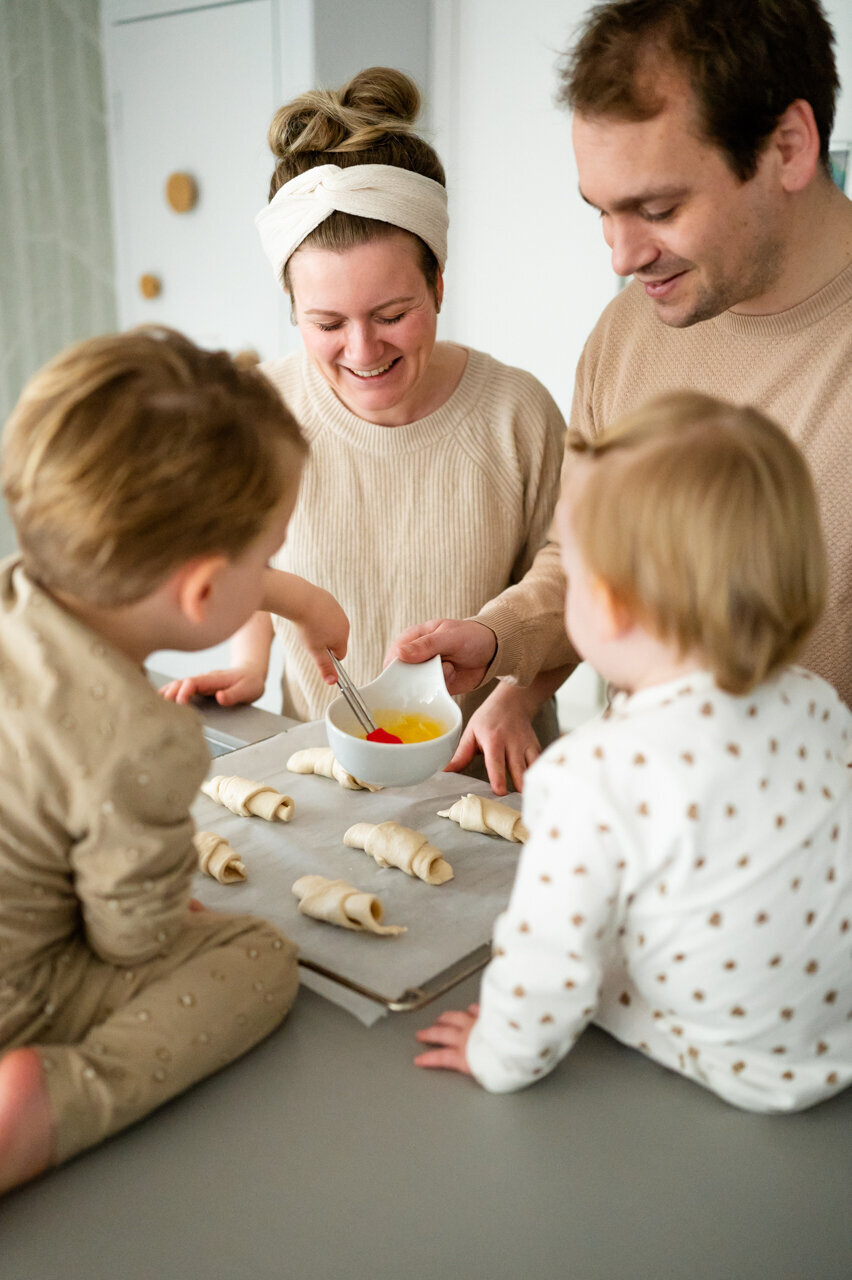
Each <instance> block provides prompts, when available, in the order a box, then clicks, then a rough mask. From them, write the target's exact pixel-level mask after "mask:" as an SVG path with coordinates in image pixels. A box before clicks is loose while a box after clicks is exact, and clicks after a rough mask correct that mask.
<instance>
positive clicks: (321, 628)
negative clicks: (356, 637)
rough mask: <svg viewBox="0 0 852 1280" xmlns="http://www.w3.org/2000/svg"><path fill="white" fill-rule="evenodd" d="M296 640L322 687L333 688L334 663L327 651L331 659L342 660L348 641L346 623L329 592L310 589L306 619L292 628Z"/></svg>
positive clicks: (320, 589)
mask: <svg viewBox="0 0 852 1280" xmlns="http://www.w3.org/2000/svg"><path fill="white" fill-rule="evenodd" d="M295 625H296V630H297V631H298V633H299V639H300V640H301V642H302V644H303V645H304V646H305V648H306V649H307V651H308V653H309V654H310V655H311V657H312V658H313V660H314V662H315V663H316V664H317V667H318V668H319V673H320V675H321V676H322V678H323V680H324V681H325V682H326V684H337V673H336V672H335V670H334V663H333V662H332V661H331V658H330V657H329V656H328V650H329V649H331V651H332V653H333V654H334V655H335V657H337V658H340V659H341V660H342V659H343V658H345V657H346V646H347V643H348V641H349V619H348V618H347V616H346V614H345V613H344V612H343V609H342V608H341V607H340V605H339V604H338V603H337V601H336V600H335V598H334V596H333V595H332V594H331V592H330V591H324V590H323V588H322V587H313V588H312V595H311V608H310V613H309V614H308V615H307V616H304V615H303V617H302V619H301V620H300V621H299V622H298V623H296V624H295Z"/></svg>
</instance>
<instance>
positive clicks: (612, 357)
mask: <svg viewBox="0 0 852 1280" xmlns="http://www.w3.org/2000/svg"><path fill="white" fill-rule="evenodd" d="M687 387H688V388H693V389H695V390H698V391H704V392H707V393H708V394H710V395H716V396H720V397H721V398H723V399H725V400H731V401H734V402H735V403H739V404H753V405H756V406H757V407H758V408H760V409H762V410H763V411H764V412H765V413H767V414H769V415H770V416H771V417H773V418H775V419H776V420H777V421H778V422H779V423H780V424H781V425H782V426H783V427H785V428H786V430H787V431H788V432H789V433H790V435H791V436H792V438H793V439H794V440H795V441H796V443H797V444H798V445H799V447H800V448H801V449H802V451H803V453H804V454H805V457H806V458H807V460H808V463H809V464H810V467H811V471H812V473H813V476H814V481H815V484H816V489H817V493H818V496H819V501H820V508H821V512H822V519H823V527H824V530H825V535H826V541H827V543H828V553H829V563H830V572H831V579H830V589H829V599H828V605H827V608H826V611H825V614H824V617H823V619H822V621H821V622H820V624H819V625H818V626H817V628H816V630H815V631H814V633H813V635H812V637H811V638H810V640H809V641H808V644H807V647H806V649H805V650H804V652H803V654H802V656H801V659H800V661H801V663H802V665H803V666H806V667H810V668H811V669H812V670H814V671H816V672H817V674H819V675H821V676H822V677H823V678H824V679H825V680H828V681H829V682H830V683H831V684H833V685H834V686H835V688H836V689H837V690H838V691H839V692H840V695H841V697H842V698H843V699H844V701H845V702H846V703H847V704H849V705H852V265H850V266H849V267H847V268H846V269H845V270H844V271H842V272H841V273H840V274H839V275H838V276H836V277H835V278H834V279H833V280H832V281H830V282H829V284H827V285H826V286H825V287H824V288H823V289H820V290H819V291H818V292H817V293H815V294H813V295H812V296H811V297H809V298H806V299H805V301H804V302H801V303H799V304H798V305H797V306H795V307H791V308H790V309H789V310H787V311H782V312H779V313H778V314H776V315H768V316H743V315H735V314H734V313H733V312H731V311H726V312H724V313H723V314H722V315H720V316H716V317H715V318H714V319H712V320H707V321H704V322H702V323H699V324H695V325H692V326H691V327H690V328H687V329H672V328H668V327H667V326H666V325H664V324H663V323H662V322H661V321H660V320H658V319H657V316H656V314H655V312H654V308H653V306H652V304H651V303H650V302H649V300H648V298H647V297H646V295H645V293H644V292H643V290H642V288H641V287H640V286H639V285H637V284H635V283H634V284H631V285H630V286H629V287H628V288H627V289H625V290H624V292H623V293H621V294H620V295H619V296H618V297H617V298H615V299H614V300H613V301H612V302H611V303H610V304H609V306H608V307H607V308H606V310H605V311H604V312H603V314H602V316H601V318H600V320H599V321H598V323H597V325H596V326H595V328H594V329H593V331H592V333H591V335H590V337H589V340H588V342H587V343H586V347H585V349H584V351H583V354H582V356H581V357H580V362H579V364H578V366H577V380H576V385H575V390H574V403H573V407H572V411H571V423H572V426H574V427H576V428H577V429H578V430H580V431H581V432H583V434H584V435H587V436H589V437H591V436H594V435H596V434H597V433H598V432H600V431H601V430H602V428H603V427H605V426H606V425H607V424H608V423H611V422H613V421H614V420H615V419H616V418H617V417H618V416H619V415H620V414H622V413H625V412H627V411H629V410H631V409H635V408H637V407H638V406H639V405H641V404H642V403H643V402H644V401H646V400H648V399H650V397H651V396H654V395H657V394H660V393H661V392H664V391H672V390H676V389H679V388H687ZM563 594H564V585H563V578H562V573H561V570H560V567H559V551H558V547H557V545H556V543H555V542H553V541H551V542H549V543H548V544H547V546H546V547H545V548H543V550H542V551H541V552H540V553H539V555H538V556H537V558H536V561H535V564H534V566H533V568H532V570H531V572H530V573H529V574H528V575H527V577H526V578H525V579H524V581H523V583H521V584H519V585H518V586H516V587H513V588H511V589H510V590H508V591H505V592H503V594H502V595H501V596H500V598H499V599H497V600H494V601H492V602H491V603H490V604H488V605H487V606H486V607H485V608H483V609H481V610H480V612H479V614H478V617H479V618H480V619H481V620H482V621H483V622H487V623H488V625H489V626H491V627H493V628H494V630H495V631H496V632H497V636H498V640H499V648H498V653H497V657H496V660H495V662H494V664H493V666H492V670H491V673H490V674H495V675H508V676H512V677H514V678H516V679H517V680H518V681H519V682H520V683H521V684H528V683H529V681H530V680H531V679H532V678H533V676H535V674H536V673H537V672H538V671H539V670H540V669H541V668H542V666H546V667H552V666H558V665H560V664H561V663H562V662H566V661H570V659H571V656H572V655H571V650H570V646H569V645H568V641H567V639H566V638H565V635H564V631H563V621H562V609H563Z"/></svg>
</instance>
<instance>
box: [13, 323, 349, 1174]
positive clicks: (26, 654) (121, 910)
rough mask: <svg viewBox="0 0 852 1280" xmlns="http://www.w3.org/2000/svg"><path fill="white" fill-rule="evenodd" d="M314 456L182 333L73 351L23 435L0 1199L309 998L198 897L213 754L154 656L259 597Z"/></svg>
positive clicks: (260, 391)
mask: <svg viewBox="0 0 852 1280" xmlns="http://www.w3.org/2000/svg"><path fill="white" fill-rule="evenodd" d="M304 454H305V445H304V442H303V440H302V438H301V436H300V434H299V430H298V428H297V426H296V424H295V422H294V420H293V418H292V417H291V415H290V414H289V413H288V411H287V410H286V409H285V408H284V407H283V406H282V403H281V400H280V399H279V397H278V395H277V394H276V393H275V391H274V390H273V389H272V388H271V387H270V386H269V384H268V383H267V382H266V380H265V379H264V378H263V377H262V376H261V375H260V374H259V373H257V372H255V371H253V370H247V369H241V368H238V367H237V366H236V365H235V364H234V362H232V360H231V359H230V358H229V357H228V356H227V355H225V353H223V352H215V353H214V352H205V351H201V350H199V349H198V348H197V347H195V346H194V345H193V344H192V343H190V342H189V341H188V340H186V339H185V338H182V337H181V336H180V335H179V334H176V333H173V332H170V331H168V330H142V331H135V332H131V333H128V334H124V335H118V336H110V337H104V338H98V339H94V340H92V341H90V342H86V343H83V344H81V345H79V346H76V347H74V348H71V349H70V350H68V351H66V352H64V353H63V354H61V355H60V356H58V357H57V358H56V359H55V360H54V361H52V362H51V363H50V364H49V365H47V366H46V367H45V368H44V369H43V370H42V371H41V372H40V373H39V374H37V375H36V376H35V378H34V379H33V380H32V381H31V382H30V384H29V386H28V387H26V388H25V390H24V392H23V394H22V396H21V399H20V401H19V403H18V405H17V407H16V409H15V411H14V412H13V414H12V417H11V418H10V420H9V422H8V424H7V427H6V431H5V434H4V438H3V463H2V478H3V492H4V495H5V497H6V500H7V502H8V506H9V510H10V511H11V514H12V518H13V520H14V523H15V527H16V530H17V534H18V541H19V546H20V554H19V555H17V556H15V557H13V558H11V559H9V560H6V561H5V562H4V563H2V564H0V682H2V683H1V684H0V704H2V714H0V1053H2V1054H3V1056H2V1057H0V1193H1V1192H3V1191H6V1190H8V1189H9V1188H10V1187H12V1186H15V1185H17V1184H18V1183H20V1182H23V1181H26V1180H27V1179H28V1178H31V1177H34V1176H35V1175H36V1174H38V1173H40V1172H41V1171H42V1170H43V1169H45V1168H47V1167H49V1166H50V1165H53V1164H58V1163H59V1162H61V1161H64V1160H67V1159H68V1158H69V1157H71V1156H73V1155H75V1154H76V1153H77V1152H79V1151H81V1150H83V1149H84V1148H86V1147H89V1146H91V1145H92V1144H94V1143H96V1142H99V1141H100V1140H101V1139H103V1138H106V1137H107V1136H108V1135H109V1134H112V1133H115V1132H116V1131H117V1130H119V1129H121V1128H123V1127H124V1126H126V1125H129V1124H131V1123H132V1122H133V1121H135V1120H138V1119H139V1118H140V1117H141V1116H144V1115H145V1114H146V1113H147V1112H149V1111H151V1110H153V1109H154V1108H155V1107H158V1106H160V1105H161V1104H162V1103H163V1102H165V1101H166V1100H167V1099H169V1098H171V1097H173V1096H174V1095H175V1094H177V1093H179V1092H181V1091H182V1090H183V1089H186V1088H188V1087H189V1086H190V1085H191V1084H193V1083H195V1082H196V1081H197V1080H200V1079H202V1077H204V1076H206V1075H209V1074H210V1073H211V1072H213V1071H216V1070H218V1069H219V1068H220V1067H222V1066H225V1065H226V1064H227V1063H229V1062H231V1061H233V1060H234V1059H235V1058H237V1057H239V1056H240V1055H241V1054H243V1053H245V1052H246V1051H247V1050H248V1049H250V1048H251V1047H252V1046H253V1045H255V1044H256V1043H257V1042H258V1041H260V1040H261V1039H262V1038H263V1037H264V1036H266V1035H268V1034H269V1033H270V1032H271V1031H272V1030H273V1028H274V1027H276V1026H277V1025H278V1024H279V1023H280V1022H281V1020H282V1019H283V1018H284V1016H285V1014H286V1013H287V1011H288V1009H289V1008H290V1005H291V1003H292V1001H293V997H294V995H295V992H296V987H297V969H296V951H295V947H294V946H293V944H292V943H291V942H290V941H289V940H288V939H286V938H284V937H283V936H282V935H281V934H279V933H278V931H277V930H276V929H274V928H272V927H271V926H270V925H268V924H266V923H265V922H264V921H262V920H257V919H253V918H251V917H248V916H236V915H223V914H218V913H214V912H212V911H205V910H202V909H201V908H200V905H199V904H197V903H193V902H191V900H190V896H189V895H190V882H191V879H192V875H193V871H194V870H195V868H196V866H197V855H196V853H195V850H194V847H193V843H192V835H193V823H192V819H191V817H190V812H189V807H190V804H191V802H192V800H193V798H194V796H195V794H196V791H197V788H198V785H199V783H200V782H201V780H202V779H203V777H204V773H205V769H206V767H207V765H208V762H209V758H208V754H207V750H206V747H205V745H204V741H203V737H202V734H201V728H200V724H199V721H198V717H197V715H196V713H195V712H194V711H192V710H190V709H189V708H187V707H179V706H175V705H173V704H171V703H168V702H165V701H163V700H162V699H161V698H159V697H158V696H157V694H156V693H155V692H154V690H153V689H152V687H151V685H150V684H149V682H148V680H147V679H146V677H145V674H144V672H143V667H142V664H143V662H144V660H145V658H146V656H147V655H148V654H149V653H151V652H152V651H153V650H156V649H163V648H167V649H201V648H205V647H206V646H208V645H211V644H214V643H218V642H219V641H220V640H223V639H224V638H225V637H227V636H228V635H230V634H231V633H232V632H233V631H234V630H236V628H238V627H239V626H241V625H242V623H243V622H244V621H245V620H246V618H247V617H248V616H249V615H250V614H251V613H252V612H253V611H254V610H256V609H257V608H259V607H261V606H262V603H263V601H264V600H265V599H266V590H267V583H268V578H267V573H268V571H267V569H266V565H267V561H268V559H269V557H270V556H272V554H273V553H274V552H275V551H276V550H277V548H278V547H279V546H280V545H281V543H282V541H283V540H284V535H285V531H286V528H287V521H288V519H289V516H290V513H291V511H292V508H293V504H294V502H295V498H296V491H297V488H298V483H299V475H300V472H301V467H302V461H303V457H304ZM293 585H294V586H295V587H297V592H296V595H295V597H294V599H295V604H296V607H295V608H294V610H293V614H294V620H295V621H297V622H299V621H304V618H303V611H304V610H310V618H311V621H310V625H309V627H308V633H309V636H308V638H309V639H312V640H313V642H314V643H315V645H316V646H317V647H319V646H320V644H321V642H322V641H323V639H324V638H325V636H326V635H327V636H329V637H331V639H329V641H328V642H330V643H333V642H334V640H333V637H334V636H335V635H336V634H337V633H338V632H339V627H340V613H339V610H338V609H337V606H336V604H335V603H334V602H333V601H331V602H330V597H327V596H326V593H324V592H316V591H314V590H313V589H312V588H310V587H309V586H308V585H307V584H305V583H301V582H299V580H296V581H295V582H294V583H293ZM280 588H281V581H280V579H277V578H276V579H275V580H274V586H273V594H274V595H275V596H276V598H278V597H279V596H280ZM279 603H280V600H279ZM344 627H345V619H344ZM4 1051H5V1052H4Z"/></svg>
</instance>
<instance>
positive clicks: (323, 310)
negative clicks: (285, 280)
mask: <svg viewBox="0 0 852 1280" xmlns="http://www.w3.org/2000/svg"><path fill="white" fill-rule="evenodd" d="M413 301H414V295H413V294H409V295H406V296H404V297H401V298H388V299H387V301H386V302H380V303H379V305H378V306H377V307H373V312H375V311H384V309H385V308H386V307H395V306H398V305H399V303H401V302H413ZM304 314H305V315H306V316H339V315H341V314H342V313H341V312H340V311H332V310H330V309H329V308H327V307H308V308H307V309H306V311H305V312H304ZM371 314H372V312H371Z"/></svg>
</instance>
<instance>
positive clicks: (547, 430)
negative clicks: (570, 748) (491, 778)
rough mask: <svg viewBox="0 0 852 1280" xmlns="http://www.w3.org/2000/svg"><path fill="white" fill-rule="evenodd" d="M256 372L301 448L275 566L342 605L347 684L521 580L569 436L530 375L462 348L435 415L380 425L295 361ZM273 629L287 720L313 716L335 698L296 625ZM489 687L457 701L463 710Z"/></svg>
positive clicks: (361, 680) (544, 522) (545, 521)
mask: <svg viewBox="0 0 852 1280" xmlns="http://www.w3.org/2000/svg"><path fill="white" fill-rule="evenodd" d="M264 372H265V373H266V374H267V376H268V377H269V378H270V379H271V381H272V382H273V383H274V384H275V386H276V387H277V388H278V390H279V391H280V393H281V395H282V397H283V399H284V401H285V403H286V404H287V405H288V407H289V408H290V410H291V411H292V412H293V414H294V415H295V417H296V419H297V421H298V422H299V424H300V425H301V427H302V430H303V432H304V434H305V436H306V437H307V439H308V441H309V442H310V456H309V458H308V461H307V464H306V466H305V471H304V475H303V478H302V485H301V488H300V490H299V498H298V502H297V504H296V510H295V512H294V515H293V519H292V521H291V523H290V527H289V529H288V532H287V541H286V542H285V544H284V546H283V547H282V548H281V550H280V552H279V553H278V555H277V556H276V557H275V564H276V567H277V568H279V569H285V570H287V571H288V572H290V573H296V574H300V575H301V576H302V577H305V578H307V579H308V580H309V581H310V582H315V583H316V584H317V585H318V586H321V587H325V588H326V589H327V590H328V591H331V592H332V594H333V595H335V596H336V597H337V599H338V600H339V601H340V603H341V604H342V606H343V608H344V609H345V610H346V613H347V614H348V616H349V620H350V623H351V627H352V630H351V634H350V639H349V652H348V654H347V656H346V668H347V671H348V672H349V674H350V676H351V677H352V679H353V680H354V681H355V682H356V684H359V685H362V684H366V683H367V682H368V681H370V680H373V679H374V678H375V677H376V676H377V675H379V673H380V671H381V670H382V662H383V659H384V655H385V652H386V650H387V648H388V646H389V645H390V643H391V641H392V640H394V639H395V638H396V636H397V635H398V634H399V632H400V631H402V630H404V628H406V627H408V626H411V625H413V624H414V623H417V622H425V621H426V620H427V619H429V618H437V617H442V616H447V617H460V618H463V617H466V616H469V615H471V614H475V613H476V612H477V610H478V609H479V608H480V607H481V606H482V605H483V604H484V603H485V602H486V601H487V600H490V599H491V598H492V597H493V596H495V595H497V594H498V592H500V591H502V590H503V589H504V587H506V586H508V585H509V584H510V583H513V582H518V581H519V580H520V579H521V578H522V577H523V575H524V574H525V573H526V571H527V569H529V567H530V565H531V564H532V562H533V558H534V556H535V554H536V552H537V551H538V550H539V548H540V547H541V546H542V544H543V542H544V540H545V538H546V536H547V530H548V527H549V525H550V521H551V517H552V515H553V508H554V505H555V502H556V494H557V492H558V487H559V467H560V462H561V458H562V450H563V440H564V435H565V422H564V420H563V418H562V415H561V414H560V412H559V410H558V409H557V407H556V404H555V403H554V401H553V399H552V398H551V397H550V395H549V394H548V393H547V391H546V390H545V389H544V387H543V386H542V385H541V383H540V382H538V381H537V380H536V379H535V378H534V377H533V376H532V375H531V374H529V373H525V372H524V371H523V370H521V369H513V368H510V367H509V366H507V365H504V364H500V363H499V361H497V360H494V359H492V358H491V356H487V355H484V354H483V353H482V352H479V351H468V358H467V365H466V367H465V371H464V373H463V374H462V377H461V381H460V382H459V385H458V387H457V388H456V390H455V391H454V392H453V394H452V396H450V398H449V400H447V402H446V403H445V404H444V405H442V406H441V408H440V409H438V410H436V411H435V413H432V414H430V415H429V416H428V417H426V418H422V419H420V421H418V422H412V423H409V424H407V425H404V426H398V427H382V426H377V425H376V424H375V423H372V422H366V421H364V419H362V418H358V417H356V416H355V415H354V414H352V413H350V412H349V410H348V409H347V408H346V407H345V406H344V405H343V404H342V403H341V402H340V401H339V400H338V399H337V397H336V396H335V394H334V393H333V391H332V390H331V388H330V387H329V386H328V384H327V383H326V382H325V380H324V379H323V378H322V376H321V375H320V374H319V373H318V371H317V370H316V368H315V367H314V365H313V364H312V363H311V361H310V360H309V359H308V357H307V356H306V355H305V354H304V353H303V352H299V353H297V354H295V355H292V356H287V357H285V358H283V359H281V360H276V361H272V362H270V363H269V364H266V365H265V366H264ZM274 623H275V629H276V633H277V634H278V635H279V636H280V637H281V638H282V640H283V642H284V647H285V680H284V698H283V705H284V712H285V714H288V715H292V716H296V717H297V718H299V719H301V720H313V719H316V718H318V717H320V716H322V715H324V713H325V708H326V706H327V705H328V703H329V701H330V700H331V699H332V698H333V697H334V696H335V695H336V693H337V690H336V688H335V687H334V686H329V685H326V684H323V682H322V681H321V679H320V678H319V675H318V674H317V671H316V667H315V666H314V663H313V660H312V659H311V658H310V657H309V655H308V654H307V653H306V651H305V650H304V649H303V648H302V646H301V645H300V644H299V642H298V639H297V638H296V636H295V634H294V629H293V627H292V626H291V624H290V623H288V622H286V621H285V620H284V619H283V618H275V619H274ZM492 687H493V686H492ZM486 692H487V689H484V690H477V691H476V692H475V693H473V694H468V695H467V696H466V697H464V698H461V699H459V701H460V703H461V705H462V710H463V711H464V713H465V714H466V715H468V714H470V712H471V710H472V709H473V708H474V707H475V706H477V705H479V703H480V702H481V701H482V700H483V698H484V696H485V693H486Z"/></svg>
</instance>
